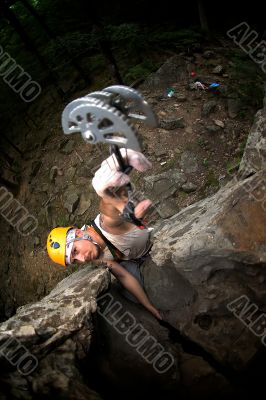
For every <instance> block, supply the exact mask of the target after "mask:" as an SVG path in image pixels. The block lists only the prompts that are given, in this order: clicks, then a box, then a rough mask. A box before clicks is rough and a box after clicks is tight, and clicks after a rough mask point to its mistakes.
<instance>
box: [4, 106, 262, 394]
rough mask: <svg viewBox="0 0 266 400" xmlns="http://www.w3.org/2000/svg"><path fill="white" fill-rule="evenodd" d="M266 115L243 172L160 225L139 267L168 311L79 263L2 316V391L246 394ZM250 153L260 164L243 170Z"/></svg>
mask: <svg viewBox="0 0 266 400" xmlns="http://www.w3.org/2000/svg"><path fill="white" fill-rule="evenodd" d="M256 121H260V122H259V128H258V124H257V122H256ZM265 124H266V112H265V108H264V109H263V110H260V111H259V112H258V113H257V115H256V118H255V122H254V127H253V128H252V131H251V135H250V138H249V140H248V142H247V147H246V151H245V154H244V157H243V161H242V164H241V168H242V169H241V168H240V173H239V175H238V176H236V177H232V180H231V181H230V182H229V183H228V184H227V185H226V186H223V187H222V188H221V189H220V190H219V191H218V192H217V193H216V194H215V195H213V196H211V197H209V198H207V199H204V200H202V201H200V202H198V203H195V204H193V205H191V206H189V207H187V208H186V209H183V210H182V211H181V212H179V213H178V214H176V215H173V216H172V217H171V218H169V219H167V220H162V221H158V223H157V225H156V226H155V228H154V246H153V249H152V253H151V258H150V259H148V260H147V262H145V265H143V266H142V273H143V277H144V283H145V289H146V291H147V293H148V296H149V297H150V299H151V301H152V302H153V303H154V304H155V305H156V306H157V307H158V308H160V309H161V310H162V314H163V317H164V321H163V322H161V323H159V322H158V321H157V320H156V319H155V318H153V317H152V316H151V315H150V314H149V313H148V312H147V311H146V310H145V309H144V308H143V307H142V306H140V305H139V304H135V303H132V302H130V301H128V300H126V299H125V298H124V297H122V296H121V295H120V293H119V289H118V288H117V287H116V286H115V285H114V284H113V285H112V290H111V291H107V289H108V288H109V283H110V277H109V273H108V272H107V271H105V270H102V269H90V268H88V267H87V268H84V269H82V270H80V271H78V272H77V273H74V274H72V275H70V276H69V277H68V278H66V279H64V280H63V281H62V282H61V283H60V284H59V285H58V286H57V287H56V288H55V289H54V290H53V291H52V292H51V293H50V294H49V296H47V297H45V298H44V299H43V300H42V301H40V302H38V303H35V304H29V305H25V306H23V307H21V308H20V309H18V310H17V314H16V315H14V316H13V317H12V318H10V319H9V320H7V321H6V322H4V323H2V324H1V325H0V367H2V371H3V372H2V375H1V378H0V383H1V385H0V398H1V399H2V398H3V399H26V400H28V399H29V400H30V399H42V398H47V397H48V396H53V397H54V398H57V399H98V398H100V397H99V395H98V394H97V393H96V392H95V391H93V390H91V389H90V387H93V389H95V390H97V391H98V392H99V393H100V394H103V395H104V398H107V399H108V398H110V399H111V398H114V397H115V396H117V398H119V396H121V397H122V396H123V395H124V394H125V392H126V394H127V398H129V399H131V398H132V399H133V398H136V396H137V395H139V394H140V393H141V394H143V393H144V395H145V397H148V396H149V397H153V395H154V396H155V395H161V396H163V395H164V396H165V397H166V398H167V399H172V398H173V399H176V398H177V397H178V398H186V399H188V398H204V399H208V398H209V399H212V398H216V399H219V398H220V399H223V398H226V396H227V398H232V397H230V396H232V395H234V396H235V398H237V397H238V398H246V397H245V394H246V393H247V396H248V395H249V394H250V393H251V392H248V389H250V386H248V385H251V387H252V384H254V379H255V384H256V386H258V385H261V386H262V384H263V382H264V380H265V377H266V370H265V365H264V364H265V362H264V363H262V364H259V363H258V361H259V360H260V359H261V358H263V355H264V354H265V345H266V328H265V326H266V306H265V305H266V286H265V285H266V283H265V282H266V245H265V244H266V228H265V227H266V185H265V180H266V173H265V151H264V150H265ZM257 128H258V129H257ZM257 151H259V154H260V162H259V163H257V164H256V168H251V169H248V172H247V173H242V172H243V169H245V170H247V168H245V167H246V166H249V165H250V164H252V165H253V161H254V160H256V152H257ZM160 178H161V179H162V177H160ZM163 178H164V177H163ZM156 181H157V180H154V181H152V182H147V184H151V185H154V184H155V183H156ZM182 183H184V182H183V181H182ZM167 184H168V183H167ZM180 185H181V184H180ZM170 187H171V185H170ZM97 297H98V306H97V304H96V298H97ZM96 310H97V313H96ZM249 366H250V368H251V370H252V371H251V372H252V373H251V374H249V371H250V370H249V368H248V367H249ZM258 366H259V367H260V370H259V374H257V373H256V372H257V371H258ZM256 368H257V370H256ZM241 374H243V375H241ZM254 377H255V378H254ZM240 378H241V380H240ZM252 379H253V380H252ZM240 382H241V384H240ZM91 384H92V386H91ZM105 387H106V389H105ZM252 393H253V392H252ZM149 397H148V398H149ZM248 398H250V397H248Z"/></svg>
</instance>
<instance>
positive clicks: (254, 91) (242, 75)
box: [228, 49, 265, 116]
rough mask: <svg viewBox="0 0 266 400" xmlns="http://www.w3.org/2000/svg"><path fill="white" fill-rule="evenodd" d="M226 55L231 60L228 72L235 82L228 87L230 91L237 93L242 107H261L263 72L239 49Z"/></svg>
mask: <svg viewBox="0 0 266 400" xmlns="http://www.w3.org/2000/svg"><path fill="white" fill-rule="evenodd" d="M228 57H229V58H230V60H231V66H230V73H231V76H232V78H233V82H236V83H233V86H232V87H231V88H230V91H231V93H232V94H234V95H235V94H237V96H238V97H239V99H240V101H241V103H242V105H243V107H245V106H252V107H256V108H261V107H262V103H263V97H264V90H263V83H264V82H265V74H264V73H263V71H262V70H261V69H260V67H259V65H258V64H256V63H255V62H254V61H253V60H251V59H250V57H249V56H248V55H247V54H246V53H244V51H243V50H241V49H234V50H231V51H230V52H229V53H228ZM243 116H244V114H243Z"/></svg>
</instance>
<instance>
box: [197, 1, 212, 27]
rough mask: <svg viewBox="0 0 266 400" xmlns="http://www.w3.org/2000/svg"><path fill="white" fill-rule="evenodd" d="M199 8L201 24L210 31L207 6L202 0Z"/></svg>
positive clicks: (199, 2)
mask: <svg viewBox="0 0 266 400" xmlns="http://www.w3.org/2000/svg"><path fill="white" fill-rule="evenodd" d="M198 10H199V19H200V26H201V29H202V30H203V31H204V32H207V33H209V32H210V29H209V25H208V20H207V16H206V12H205V7H204V4H203V1H202V0H198Z"/></svg>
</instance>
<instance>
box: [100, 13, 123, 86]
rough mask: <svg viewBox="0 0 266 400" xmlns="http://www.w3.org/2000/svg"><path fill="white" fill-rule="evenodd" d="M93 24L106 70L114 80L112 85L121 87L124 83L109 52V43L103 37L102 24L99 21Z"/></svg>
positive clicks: (110, 51)
mask: <svg viewBox="0 0 266 400" xmlns="http://www.w3.org/2000/svg"><path fill="white" fill-rule="evenodd" d="M93 23H94V25H93V30H94V32H95V33H96V34H97V39H98V44H99V47H100V49H101V52H102V55H103V57H104V58H105V60H106V62H107V66H108V69H109V71H110V74H111V76H112V78H113V79H114V83H118V84H120V85H123V84H124V82H123V79H122V76H121V74H120V71H119V68H118V65H117V62H116V59H115V57H114V55H113V52H112V50H111V46H110V43H109V41H108V39H107V38H106V36H105V33H104V29H103V27H102V24H101V23H100V22H99V21H95V20H94V21H93Z"/></svg>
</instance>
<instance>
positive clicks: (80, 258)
mask: <svg viewBox="0 0 266 400" xmlns="http://www.w3.org/2000/svg"><path fill="white" fill-rule="evenodd" d="M83 234H84V232H83V231H82V230H81V229H77V230H76V237H82V235H83ZM98 257H99V247H98V246H96V245H95V244H94V243H92V242H91V241H90V240H88V239H84V240H78V241H75V242H74V244H73V248H72V251H71V263H85V262H89V261H92V260H96V259H97V258H98Z"/></svg>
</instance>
